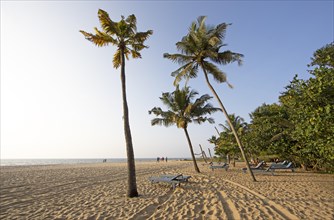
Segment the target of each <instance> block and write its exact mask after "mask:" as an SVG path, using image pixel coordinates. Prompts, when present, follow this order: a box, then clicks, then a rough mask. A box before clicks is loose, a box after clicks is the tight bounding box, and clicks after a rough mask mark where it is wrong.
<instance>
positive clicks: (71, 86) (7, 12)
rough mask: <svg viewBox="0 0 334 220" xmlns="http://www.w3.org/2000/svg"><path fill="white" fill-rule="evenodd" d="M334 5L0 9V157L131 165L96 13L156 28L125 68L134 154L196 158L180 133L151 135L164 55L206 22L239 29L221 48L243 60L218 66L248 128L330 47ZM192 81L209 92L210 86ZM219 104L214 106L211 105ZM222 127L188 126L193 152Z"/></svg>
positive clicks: (161, 130)
mask: <svg viewBox="0 0 334 220" xmlns="http://www.w3.org/2000/svg"><path fill="white" fill-rule="evenodd" d="M333 7H334V6H333V1H291V2H290V1H221V2H220V1H156V2H155V1H124V2H122V1H70V2H67V1H1V158H110V157H113V158H124V157H126V153H125V140H124V135H123V124H122V106H121V87H120V86H121V85H120V70H119V69H118V70H116V69H113V66H112V57H113V53H114V52H115V48H113V47H111V46H110V47H104V48H98V47H96V46H94V45H93V44H91V43H90V42H88V41H87V40H85V39H84V37H83V36H82V35H81V34H80V33H79V30H85V31H87V32H92V31H93V27H99V22H98V18H97V11H98V9H99V8H101V9H103V10H105V11H107V12H108V13H109V15H110V17H111V19H112V20H116V21H118V20H119V19H120V17H121V15H124V16H128V15H130V14H135V15H136V17H137V22H138V23H137V27H138V30H139V31H146V30H149V29H151V30H153V31H154V34H153V35H152V36H151V38H150V39H149V40H148V41H147V42H146V44H147V45H148V46H149V47H150V48H149V49H146V50H144V51H142V57H143V58H142V59H136V60H130V61H128V62H127V63H126V75H127V93H128V105H129V109H130V126H131V131H132V137H133V145H134V151H135V157H138V158H143V157H157V156H167V157H178V158H179V157H190V153H189V149H188V145H187V142H186V138H185V135H184V133H183V131H182V130H180V129H177V128H176V127H169V128H165V127H157V126H154V127H152V126H151V125H150V120H151V119H152V118H153V116H152V115H148V110H150V109H151V108H153V107H155V106H162V104H161V103H160V100H159V97H160V96H161V93H162V92H171V91H173V89H174V87H173V85H172V83H173V78H172V77H171V76H170V73H171V72H172V71H173V70H175V69H177V68H178V66H177V65H176V64H173V63H172V62H171V61H169V60H167V59H164V58H163V57H162V54H163V53H165V52H168V53H176V52H177V51H176V47H175V43H176V42H177V41H179V40H180V39H181V38H182V37H183V36H184V35H185V34H186V33H187V30H188V27H189V25H190V24H191V22H192V21H194V20H196V18H197V17H198V16H200V15H206V16H207V24H212V25H217V24H219V23H222V22H226V23H232V25H231V26H229V27H228V29H227V33H226V38H225V43H227V44H228V46H227V47H226V48H224V49H226V50H227V49H228V50H232V51H234V52H239V53H242V54H244V56H245V57H244V64H243V65H242V66H238V65H236V64H229V65H227V66H221V67H220V68H221V69H222V70H224V71H225V72H226V73H227V76H228V81H229V82H230V83H231V84H232V85H233V86H234V89H230V88H228V87H227V85H225V84H220V85H218V84H214V86H215V88H216V90H217V91H218V92H219V95H220V96H221V98H222V100H223V102H224V104H225V106H226V108H227V110H228V112H229V113H235V114H237V115H239V116H241V117H243V118H245V119H246V121H249V115H248V114H249V113H251V112H252V111H254V110H255V108H256V107H258V106H260V105H261V104H262V103H268V104H271V103H274V102H277V100H278V96H279V95H280V93H281V92H283V91H284V87H285V86H287V85H288V84H289V81H291V80H292V78H293V76H294V75H295V74H298V75H299V76H300V77H301V78H305V79H306V78H308V77H309V76H310V75H309V74H308V73H307V69H308V68H307V64H308V63H310V57H312V55H313V52H314V51H315V50H317V49H319V48H321V47H322V46H324V45H325V44H327V43H330V42H332V41H333V38H334V33H333V26H334V24H333V20H334V19H333V10H334V9H333ZM201 75H202V74H199V77H198V78H196V79H194V80H191V81H190V83H189V85H190V86H191V87H192V88H193V89H195V90H196V91H198V92H199V93H200V94H201V95H202V94H205V93H207V94H210V95H211V93H210V91H209V89H208V88H207V87H206V84H205V82H204V78H203V77H202V76H201ZM212 103H213V104H214V105H216V103H215V101H214V100H213V101H212ZM213 117H214V118H215V120H216V124H214V125H211V124H204V125H190V126H189V133H190V136H191V138H192V141H193V145H194V147H195V151H196V152H199V147H198V145H199V144H201V145H202V146H203V147H204V149H207V148H208V147H209V148H210V149H213V146H210V144H209V143H208V142H207V139H208V138H210V137H211V135H213V134H215V129H214V126H217V124H219V123H224V121H225V118H224V116H223V114H222V113H215V114H214V115H213Z"/></svg>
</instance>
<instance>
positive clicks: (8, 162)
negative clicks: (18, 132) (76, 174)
mask: <svg viewBox="0 0 334 220" xmlns="http://www.w3.org/2000/svg"><path fill="white" fill-rule="evenodd" d="M156 160H157V159H156V158H137V159H135V161H136V162H150V161H156ZM126 161H127V160H126V158H106V159H105V158H96V159H0V166H28V165H29V166H30V165H56V164H89V163H126Z"/></svg>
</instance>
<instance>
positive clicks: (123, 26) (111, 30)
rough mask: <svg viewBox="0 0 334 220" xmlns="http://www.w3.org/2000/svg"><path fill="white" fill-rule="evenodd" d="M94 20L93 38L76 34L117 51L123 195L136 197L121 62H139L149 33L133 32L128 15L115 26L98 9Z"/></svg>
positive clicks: (133, 19)
mask: <svg viewBox="0 0 334 220" xmlns="http://www.w3.org/2000/svg"><path fill="white" fill-rule="evenodd" d="M98 18H99V20H100V25H101V27H102V30H98V29H97V28H95V34H91V33H87V32H85V31H82V30H80V32H81V33H82V34H83V35H84V36H85V38H86V39H87V40H89V41H91V42H92V43H93V44H95V45H97V46H99V47H102V46H107V45H109V44H111V45H113V46H116V47H117V50H116V53H115V54H114V57H113V65H114V68H116V69H118V68H119V67H121V83H122V97H123V122H124V134H125V142H126V151H127V164H128V192H127V195H128V197H137V196H138V191H137V183H136V167H135V159H134V152H133V145H132V137H131V130H130V124H129V110H128V104H127V99H126V81H125V58H126V59H127V60H128V59H129V56H130V55H131V56H132V58H141V54H140V51H141V50H142V49H144V48H148V47H147V46H145V45H144V42H145V41H146V40H147V39H148V37H149V36H150V35H152V33H153V31H152V30H148V31H146V32H137V19H136V17H135V15H130V16H128V17H127V18H126V19H125V18H124V16H122V17H121V18H122V19H121V20H120V21H119V22H115V21H112V20H111V19H110V17H109V14H108V13H107V12H105V11H103V10H101V9H99V11H98Z"/></svg>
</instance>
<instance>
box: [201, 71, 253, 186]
mask: <svg viewBox="0 0 334 220" xmlns="http://www.w3.org/2000/svg"><path fill="white" fill-rule="evenodd" d="M202 69H203V72H204V76H205V80H206V83H207V84H208V86H209V88H210V90H211V92H212V93H213V95H214V96H215V98H216V99H217V101H218V103H219V105H220V107H221V110H222V111H223V113H224V115H225V117H226V119H227V123H228V124H229V125H230V127H231V129H232V132H233V134H234V137H235V140H236V141H237V143H238V146H239V149H240V151H241V155H242V157H243V159H244V161H245V163H246V167H247V170H248V171H249V174H250V175H251V178H252V180H253V181H254V182H256V179H255V176H254V174H253V171H252V170H251V169H250V166H249V163H248V160H247V157H246V155H245V152H244V149H243V147H242V144H241V141H240V139H239V136H238V134H237V132H236V131H235V128H234V126H233V124H232V122H231V120H230V118H229V117H228V113H227V111H226V109H225V107H224V105H223V103H222V101H221V100H220V98H219V96H218V94H217V93H216V91H215V89H214V88H213V86H212V85H211V83H210V81H209V78H208V74H207V73H206V70H205V68H203V67H202Z"/></svg>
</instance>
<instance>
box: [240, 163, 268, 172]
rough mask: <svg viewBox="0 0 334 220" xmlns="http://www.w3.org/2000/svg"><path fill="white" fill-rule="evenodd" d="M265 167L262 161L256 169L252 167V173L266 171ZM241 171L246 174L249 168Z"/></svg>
mask: <svg viewBox="0 0 334 220" xmlns="http://www.w3.org/2000/svg"><path fill="white" fill-rule="evenodd" d="M263 166H264V161H261V162H260V163H258V164H257V165H256V167H251V170H252V171H264V169H263ZM241 170H242V172H244V173H246V171H247V168H246V167H245V168H241Z"/></svg>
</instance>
